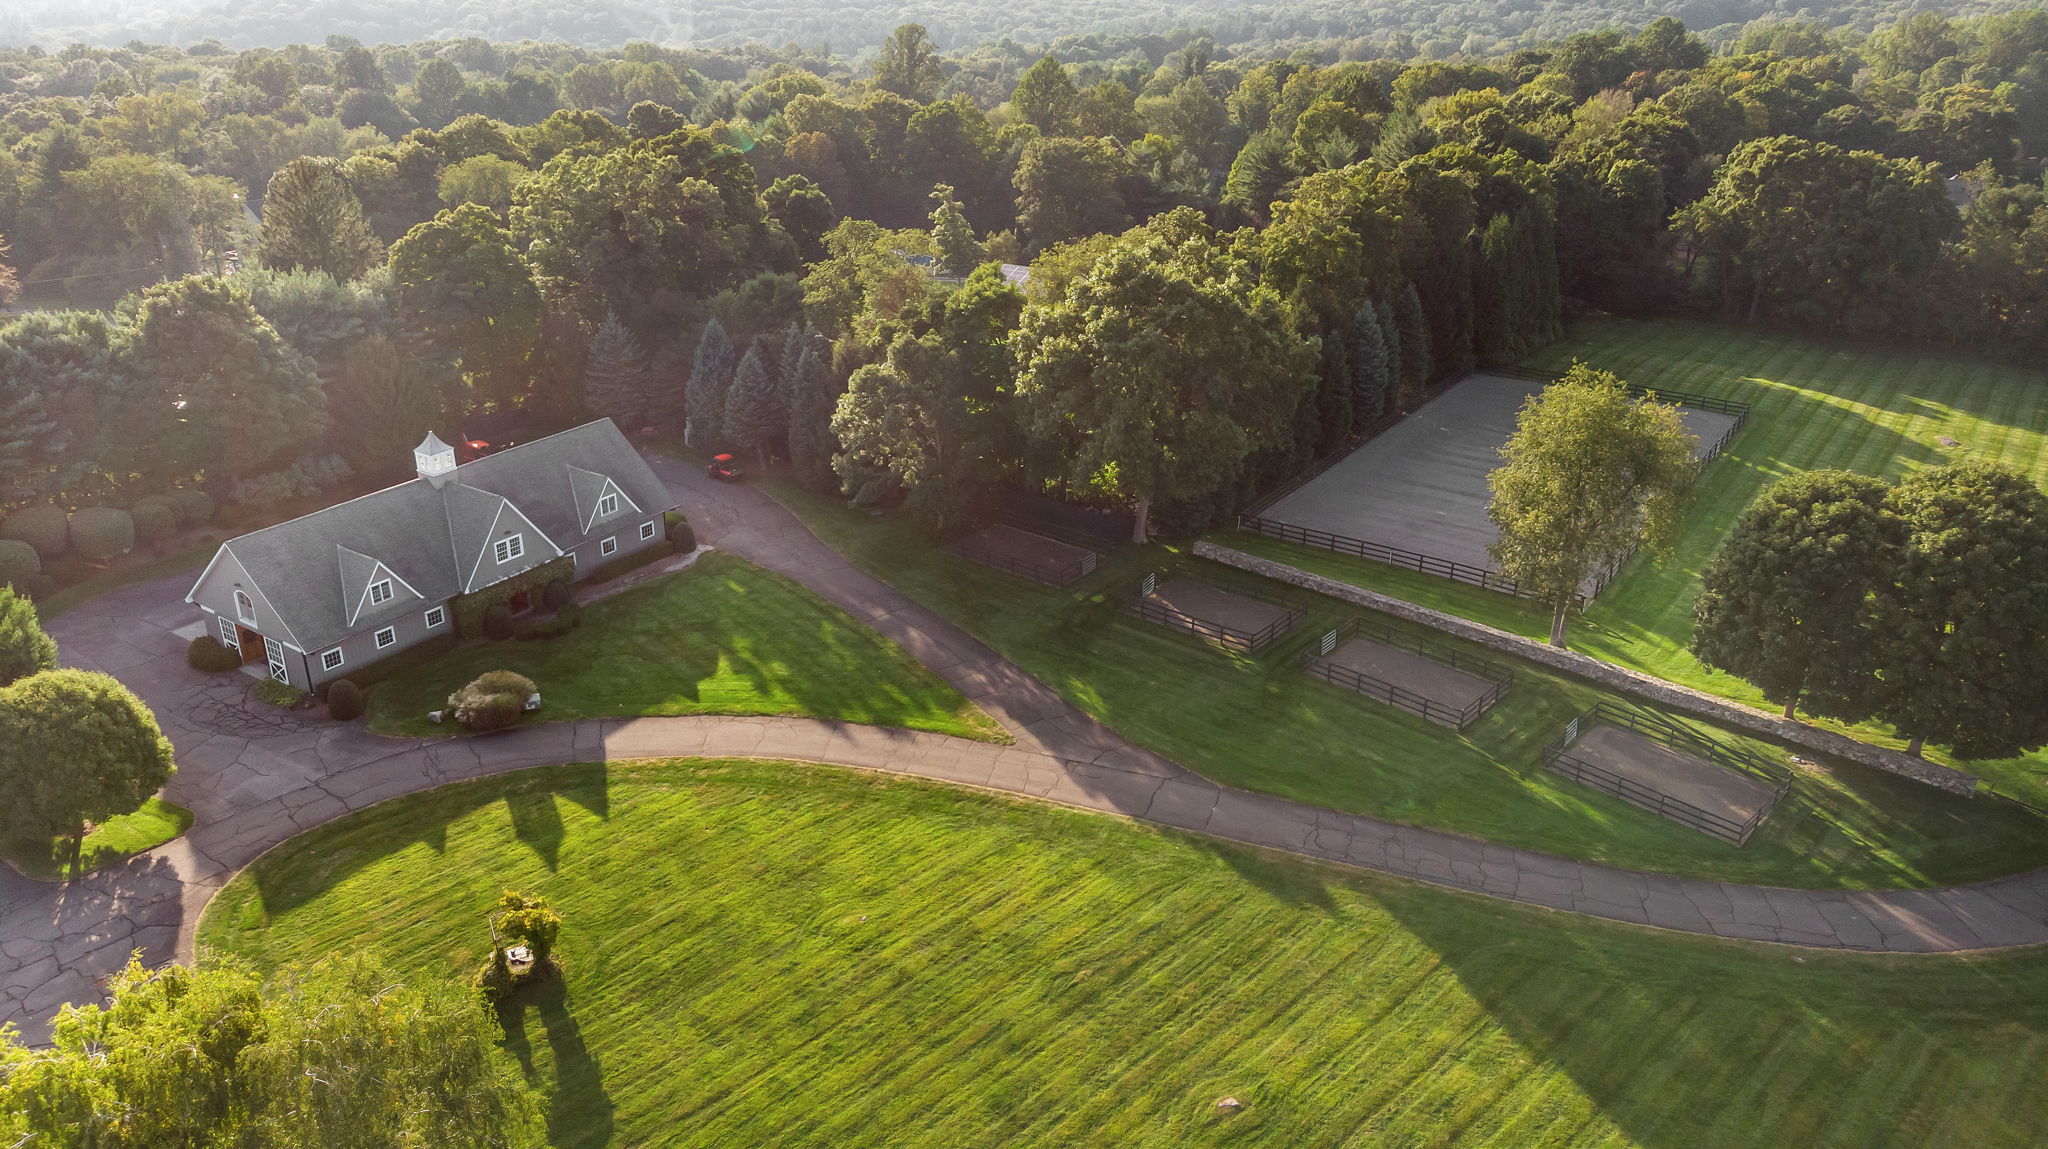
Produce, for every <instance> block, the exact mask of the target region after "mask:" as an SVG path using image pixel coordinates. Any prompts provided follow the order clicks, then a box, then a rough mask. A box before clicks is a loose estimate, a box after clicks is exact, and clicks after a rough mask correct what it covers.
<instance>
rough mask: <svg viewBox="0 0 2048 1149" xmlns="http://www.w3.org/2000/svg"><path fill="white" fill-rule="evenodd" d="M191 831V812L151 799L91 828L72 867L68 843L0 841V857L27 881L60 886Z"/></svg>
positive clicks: (65, 840)
mask: <svg viewBox="0 0 2048 1149" xmlns="http://www.w3.org/2000/svg"><path fill="white" fill-rule="evenodd" d="M191 827H192V811H190V810H187V809H186V808H185V807H183V806H180V805H177V804H176V803H173V802H166V801H164V800H163V799H162V798H151V799H150V800H149V801H147V802H144V803H143V804H142V806H141V807H140V808H139V809H137V810H135V811H134V812H132V813H128V814H122V815H119V816H117V817H113V818H109V819H107V820H106V821H104V822H101V823H100V824H99V825H97V826H94V827H93V828H92V830H91V832H90V833H88V834H86V836H85V842H84V844H83V845H82V847H81V848H80V850H79V856H78V865H77V866H75V867H74V866H72V865H71V842H70V840H69V839H56V840H53V841H47V842H24V841H19V840H16V841H11V842H0V859H4V860H5V861H6V862H7V863H8V864H9V865H11V866H13V867H14V868H15V869H17V870H19V871H21V872H22V873H24V874H26V875H28V876H29V877H31V878H37V879H40V880H42V881H46V882H61V881H64V880H66V879H68V878H78V877H83V876H85V875H86V874H89V873H92V872H93V871H94V870H97V869H99V868H100V867H102V866H108V865H112V864H113V863H115V862H119V861H121V860H123V859H125V858H129V857H132V856H134V855H136V854H140V853H141V852H143V851H144V850H153V849H155V848H156V847H158V846H161V845H163V844H164V843H165V842H168V841H170V840H171V839H172V838H175V837H177V836H178V835H180V834H182V833H184V832H185V831H186V830H188V829H190V828H191Z"/></svg>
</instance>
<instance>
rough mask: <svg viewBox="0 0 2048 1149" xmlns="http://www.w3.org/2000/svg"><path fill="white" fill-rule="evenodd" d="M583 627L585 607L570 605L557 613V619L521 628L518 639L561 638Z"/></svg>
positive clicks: (532, 623) (531, 623)
mask: <svg viewBox="0 0 2048 1149" xmlns="http://www.w3.org/2000/svg"><path fill="white" fill-rule="evenodd" d="M581 625H583V607H582V606H581V605H580V604H578V603H573V602H572V603H568V604H566V605H565V606H563V607H562V609H560V610H558V611H556V612H555V617H553V618H551V619H547V620H545V621H541V622H529V623H527V624H525V625H524V626H521V627H520V628H519V633H518V634H517V635H515V636H514V637H517V638H522V639H526V638H560V637H562V636H563V635H565V634H567V633H569V632H570V631H572V630H575V629H576V628H577V627H579V626H581Z"/></svg>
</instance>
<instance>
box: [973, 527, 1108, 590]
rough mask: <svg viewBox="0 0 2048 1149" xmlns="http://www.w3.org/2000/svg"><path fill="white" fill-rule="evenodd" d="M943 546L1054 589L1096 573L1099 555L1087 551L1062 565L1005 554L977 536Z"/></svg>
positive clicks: (1057, 562) (984, 564) (1007, 572)
mask: <svg viewBox="0 0 2048 1149" xmlns="http://www.w3.org/2000/svg"><path fill="white" fill-rule="evenodd" d="M1019 529H1022V528H1019ZM1055 541H1057V540H1055ZM942 546H943V548H944V549H945V550H947V551H950V552H951V553H953V554H956V555H959V556H960V557H961V558H963V559H966V560H967V561H969V562H974V563H980V564H981V565H982V566H985V567H993V568H995V569H996V570H999V571H1002V572H1003V573H1004V574H1013V575H1016V576H1018V577H1019V578H1028V579H1032V580H1034V581H1036V582H1042V583H1046V584H1048V585H1051V586H1070V585H1072V584H1074V583H1076V582H1079V581H1080V580H1082V579H1084V578H1087V577H1088V576H1089V575H1091V574H1094V573H1095V563H1096V554H1095V552H1094V551H1087V552H1084V553H1083V554H1082V556H1081V557H1080V558H1077V559H1070V560H1067V561H1065V562H1059V561H1048V560H1045V559H1027V558H1019V557H1017V556H1016V555H1011V554H1005V553H1003V552H1002V551H1001V550H999V549H997V548H995V547H992V546H989V545H988V544H987V543H984V542H982V541H981V540H980V539H979V538H977V537H975V536H973V535H968V536H966V537H965V538H959V539H953V540H951V541H949V542H946V543H944V544H942Z"/></svg>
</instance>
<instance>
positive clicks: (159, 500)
mask: <svg viewBox="0 0 2048 1149" xmlns="http://www.w3.org/2000/svg"><path fill="white" fill-rule="evenodd" d="M144 507H162V508H163V509H164V510H167V511H169V512H171V522H172V523H173V524H175V525H176V526H180V527H182V526H184V525H185V516H184V515H182V514H180V513H179V512H178V500H176V499H174V498H172V497H170V496H169V495H144V496H142V497H141V498H139V499H137V500H135V505H134V506H132V507H130V508H128V510H129V513H131V514H133V513H134V512H136V511H140V510H141V509H142V508H144Z"/></svg>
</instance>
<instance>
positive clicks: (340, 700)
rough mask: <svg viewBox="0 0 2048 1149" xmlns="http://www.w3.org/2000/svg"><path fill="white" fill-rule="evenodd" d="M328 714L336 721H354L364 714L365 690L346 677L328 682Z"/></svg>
mask: <svg viewBox="0 0 2048 1149" xmlns="http://www.w3.org/2000/svg"><path fill="white" fill-rule="evenodd" d="M327 716H328V717H329V718H332V719H334V720H335V721H336V722H354V721H355V720H356V719H358V718H361V717H362V716H363V692H362V689H361V688H360V687H358V686H357V685H356V684H355V683H353V682H350V681H349V680H348V679H346V678H337V679H335V680H334V681H333V682H330V683H328V684H327Z"/></svg>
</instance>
